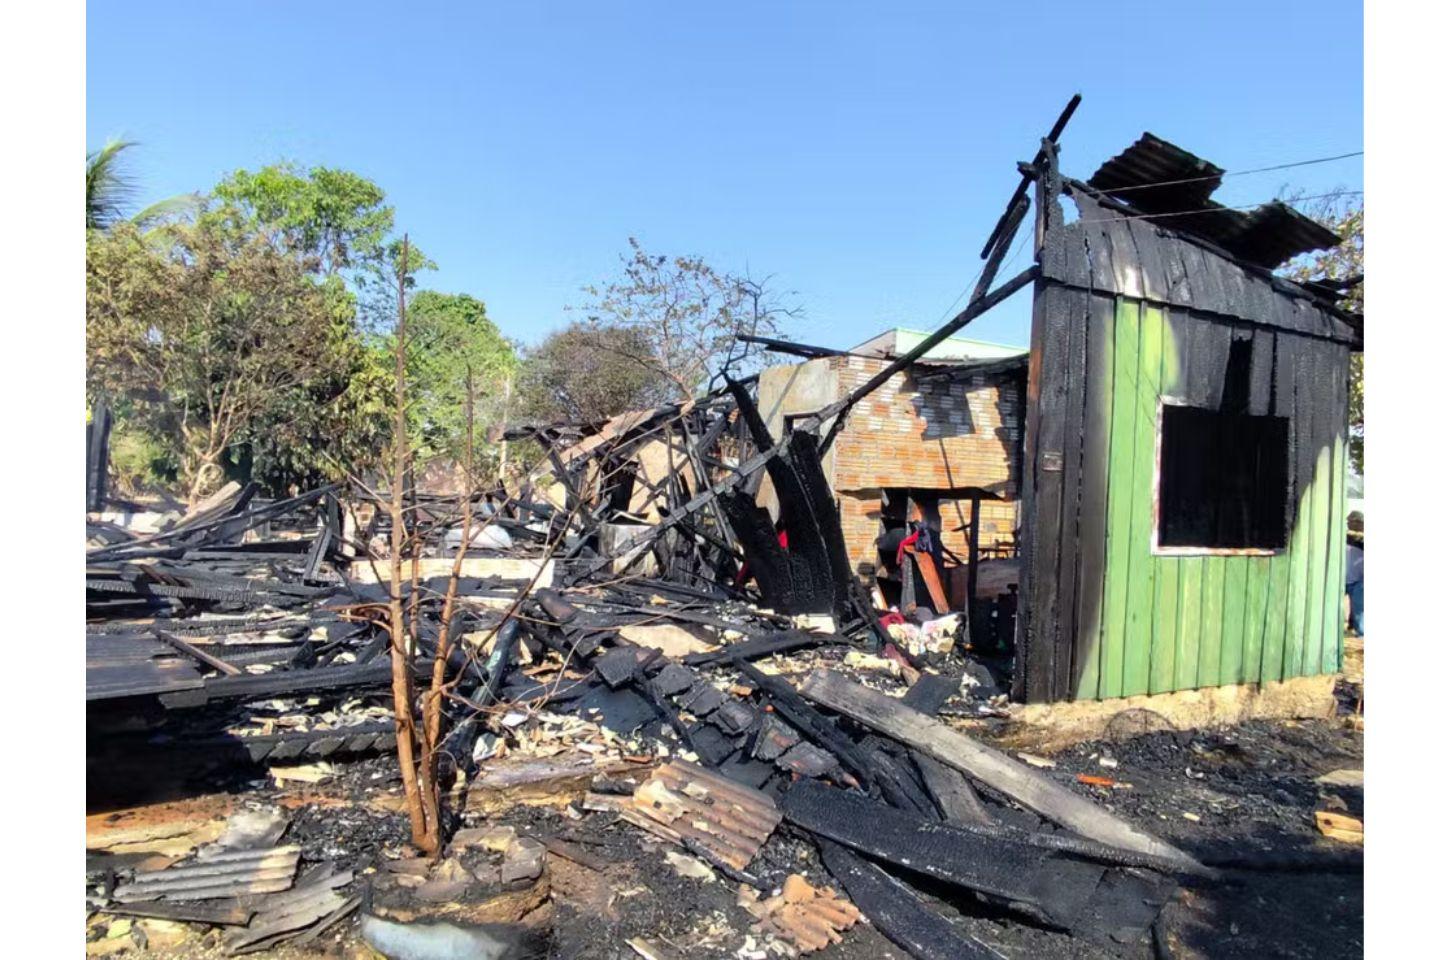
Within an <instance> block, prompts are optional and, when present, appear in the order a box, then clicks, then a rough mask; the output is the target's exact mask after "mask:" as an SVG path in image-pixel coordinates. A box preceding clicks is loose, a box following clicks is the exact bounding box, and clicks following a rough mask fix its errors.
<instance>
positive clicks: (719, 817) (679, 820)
mask: <svg viewBox="0 0 1450 960" xmlns="http://www.w3.org/2000/svg"><path fill="white" fill-rule="evenodd" d="M620 816H622V817H624V819H626V820H628V821H629V822H631V823H634V824H636V825H637V826H640V827H643V828H644V829H646V830H649V831H650V832H652V833H655V834H657V835H659V836H662V837H665V838H667V839H670V840H673V841H675V842H676V843H682V844H684V843H687V842H690V843H694V844H698V845H699V846H700V847H701V848H702V849H704V850H706V851H708V852H709V853H710V854H711V855H712V856H714V857H716V858H718V859H719V860H720V861H721V862H722V863H725V864H728V865H729V866H731V867H733V868H734V869H736V870H744V869H745V868H746V866H748V865H749V863H750V861H751V860H753V859H754V858H755V854H756V853H757V852H758V851H759V850H760V848H761V846H762V845H763V844H764V843H765V841H766V838H767V837H769V836H770V834H771V832H772V831H774V830H775V828H776V825H777V824H779V823H780V816H781V814H780V811H779V810H778V809H776V806H775V801H773V800H771V799H770V797H769V796H767V795H766V794H764V793H762V792H761V791H759V790H756V789H753V788H751V787H747V786H744V785H743V784H739V783H736V782H735V781H734V780H730V779H727V778H726V777H722V776H720V775H719V774H716V773H711V772H710V771H708V770H706V769H705V768H703V767H698V766H696V765H695V764H693V763H685V762H683V761H680V760H673V761H671V762H669V763H666V764H664V765H662V766H660V767H659V768H657V769H656V770H655V772H654V773H653V774H652V775H651V776H650V778H649V779H648V780H646V781H645V782H644V783H642V784H640V787H639V789H638V790H636V791H635V792H634V796H633V798H632V800H631V802H629V803H627V804H621V805H620Z"/></svg>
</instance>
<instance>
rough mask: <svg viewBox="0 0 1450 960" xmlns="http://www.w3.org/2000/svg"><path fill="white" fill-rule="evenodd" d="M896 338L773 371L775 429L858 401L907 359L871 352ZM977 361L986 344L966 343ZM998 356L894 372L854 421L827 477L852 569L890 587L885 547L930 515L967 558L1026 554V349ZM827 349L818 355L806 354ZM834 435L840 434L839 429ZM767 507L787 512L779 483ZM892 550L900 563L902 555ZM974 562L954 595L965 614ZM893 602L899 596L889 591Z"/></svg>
mask: <svg viewBox="0 0 1450 960" xmlns="http://www.w3.org/2000/svg"><path fill="white" fill-rule="evenodd" d="M899 332H900V331H890V332H888V334H883V335H882V337H877V338H874V340H873V341H868V343H867V344H864V345H862V346H858V347H856V348H855V349H854V350H852V351H842V352H839V353H832V354H831V355H828V356H818V357H814V358H811V359H807V360H805V361H804V362H802V363H798V364H792V365H782V366H775V367H769V368H767V369H766V370H764V371H763V372H762V373H761V375H760V385H759V392H758V402H759V405H760V411H761V415H762V416H763V417H764V418H765V421H766V423H767V424H768V425H769V427H770V428H771V430H772V431H774V432H775V433H777V434H780V433H782V432H784V431H785V430H786V428H787V427H788V426H789V425H791V423H792V421H793V420H794V419H796V418H797V417H800V416H804V415H809V414H811V413H813V412H815V411H816V410H818V409H820V408H822V407H824V406H826V405H828V404H830V403H834V402H836V401H839V400H840V399H841V398H843V397H846V396H849V395H850V394H851V393H852V392H853V391H855V390H856V389H858V388H859V387H860V386H861V385H862V384H863V383H865V382H866V381H867V380H868V379H869V378H871V377H873V376H875V375H877V374H879V373H881V372H882V370H884V369H885V368H886V367H887V366H888V364H890V363H891V362H892V361H893V360H895V359H896V358H897V357H898V356H899V355H900V354H899V352H898V351H897V350H895V349H892V348H891V346H888V347H886V348H881V349H880V352H879V355H872V354H871V353H868V352H867V349H868V348H869V347H871V346H872V345H873V344H874V343H876V341H881V340H884V339H892V338H891V334H893V333H899ZM956 344H957V345H958V347H959V351H960V350H966V351H970V350H972V349H974V348H975V347H976V346H978V342H976V341H957V342H956ZM981 346H986V347H988V348H994V349H996V350H998V351H1000V353H1001V354H1002V355H1000V356H988V357H980V356H970V355H958V356H950V357H933V358H928V359H925V360H922V361H920V362H917V363H915V364H912V365H911V366H909V367H906V368H905V369H902V370H898V371H895V372H893V373H892V374H891V375H890V376H889V378H888V379H887V380H886V381H885V382H884V383H882V384H881V385H880V386H879V387H877V388H876V389H875V390H874V391H873V392H872V393H871V394H870V396H869V397H867V398H866V399H864V400H863V401H862V402H861V403H860V405H859V406H858V408H857V409H856V410H854V411H853V412H852V413H851V415H850V416H849V417H848V418H847V419H846V420H845V421H844V423H843V424H842V426H841V429H840V431H839V433H838V435H837V437H836V440H835V443H834V444H832V445H831V447H830V448H829V450H827V451H826V453H825V454H824V455H823V456H822V468H823V471H824V473H825V476H826V478H827V480H828V481H829V482H830V484H831V489H832V491H833V493H834V494H835V496H836V498H837V502H838V504H839V508H840V516H841V530H842V534H843V536H844V539H845V544H846V552H847V555H848V558H849V560H850V564H851V569H852V571H853V572H854V573H855V574H856V575H858V576H860V577H863V578H866V579H867V580H868V581H874V580H878V579H880V580H882V581H883V582H882V586H883V588H888V584H886V583H885V582H884V579H885V576H886V571H885V569H884V567H885V565H886V564H883V549H882V544H883V543H886V544H888V545H890V542H891V536H892V534H893V533H896V534H898V536H897V539H898V540H899V539H900V537H899V534H900V533H901V532H902V531H903V529H904V527H905V524H906V521H907V518H908V517H909V516H910V515H911V514H912V513H913V512H914V511H917V510H919V511H920V512H921V513H922V514H923V515H924V516H925V517H926V518H927V519H928V521H929V522H930V523H931V525H932V526H933V528H934V529H935V530H936V531H937V535H938V536H939V538H940V540H941V542H942V544H943V545H944V546H945V547H946V548H947V549H948V550H949V551H951V552H952V554H953V555H955V556H956V557H958V558H961V559H962V560H964V561H965V560H966V559H967V558H969V557H975V556H978V555H979V554H980V555H982V556H988V557H1011V556H1014V555H1015V551H1016V542H1015V536H1014V534H1015V528H1016V526H1017V496H1018V488H1019V479H1020V474H1021V457H1022V416H1023V403H1022V397H1023V391H1024V385H1025V381H1026V372H1027V354H1026V351H1016V352H1013V351H1012V350H1011V349H1010V348H1002V347H997V346H996V345H992V344H985V345H981ZM807 349H818V348H807ZM828 426H829V424H828ZM759 499H760V502H761V503H762V505H765V506H767V507H768V508H769V509H770V510H771V511H772V513H777V512H778V504H777V503H776V498H775V495H774V489H773V487H772V485H771V484H770V482H769V481H768V480H767V481H766V483H764V484H762V485H761V490H760V497H759ZM885 552H889V553H891V554H892V555H893V556H894V552H895V546H890V549H889V551H885ZM965 566H966V564H965V563H964V564H963V568H962V573H963V576H961V577H958V578H956V579H957V580H958V581H959V582H956V583H954V584H953V587H954V588H955V589H954V590H953V591H952V592H953V593H954V596H955V599H956V600H957V601H958V602H957V603H956V604H955V606H956V607H957V608H961V607H963V606H965V592H966V582H967V581H966V576H965V574H966V572H967V571H966V570H965V569H964V568H965ZM887 599H888V601H890V602H896V598H895V597H894V596H892V595H891V594H890V593H889V589H888V593H887Z"/></svg>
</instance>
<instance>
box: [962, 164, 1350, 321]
mask: <svg viewBox="0 0 1450 960" xmlns="http://www.w3.org/2000/svg"><path fill="white" fill-rule="evenodd" d="M1362 156H1364V151H1363V150H1355V151H1352V152H1350V153H1338V154H1335V155H1334V156H1332V157H1313V158H1311V159H1309V160H1294V161H1291V162H1289V163H1276V164H1271V165H1269V166H1267V167H1253V168H1251V169H1248V170H1229V171H1225V172H1224V173H1220V174H1215V175H1213V176H1208V177H1184V178H1182V179H1178V180H1159V181H1156V182H1154V183H1139V184H1134V185H1133V186H1129V187H1116V188H1113V189H1111V190H1104V191H1102V192H1103V193H1111V194H1119V193H1127V192H1128V191H1130V190H1146V189H1148V188H1150V187H1171V186H1176V185H1178V184H1181V183H1198V182H1201V181H1204V180H1219V179H1223V178H1226V177H1244V176H1248V175H1249V174H1254V173H1271V172H1273V171H1275V170H1290V169H1293V168H1294V167H1307V166H1311V165H1313V164H1318V163H1333V162H1334V161H1336V160H1348V159H1349V158H1351V157H1362ZM1363 193H1364V191H1363V190H1344V191H1340V192H1337V193H1324V194H1318V195H1316V196H1310V197H1297V198H1295V199H1297V200H1319V199H1323V198H1326V197H1339V196H1348V195H1350V194H1363ZM1257 206H1262V204H1257V203H1249V204H1244V205H1242V206H1238V207H1224V206H1218V207H1205V208H1204V209H1202V210H1184V211H1180V212H1178V213H1154V214H1142V215H1140V216H1129V217H1113V218H1105V219H1099V220H1084V221H1083V223H1112V222H1115V221H1117V220H1140V219H1142V220H1146V219H1150V218H1153V217H1178V216H1187V215H1191V214H1195V213H1214V212H1217V211H1219V210H1248V209H1252V208H1253V207H1257ZM1022 243H1023V241H1022V240H1019V241H1018V242H1017V248H1016V249H1014V250H1013V251H1012V254H1011V256H1010V258H1009V266H1010V264H1011V263H1015V262H1016V259H1017V255H1018V254H1019V253H1020V252H1021V249H1022ZM982 269H986V267H985V266H984V267H983V268H982ZM981 276H982V271H981V270H978V271H977V275H976V276H974V277H973V278H972V279H971V281H969V282H968V283H967V285H966V286H965V287H963V288H962V292H961V293H959V294H957V295H956V297H955V298H954V299H953V300H952V302H951V303H950V304H949V305H948V306H947V308H946V310H945V311H943V313H942V315H941V318H940V319H939V320H937V322H936V326H941V325H942V324H943V323H945V322H946V320H947V319H948V318H949V317H951V316H952V312H953V311H954V310H956V307H957V304H958V303H960V302H961V300H962V298H963V297H965V296H966V295H967V293H968V292H970V291H971V289H972V287H974V286H976V283H977V280H978V279H979V278H980V277H981Z"/></svg>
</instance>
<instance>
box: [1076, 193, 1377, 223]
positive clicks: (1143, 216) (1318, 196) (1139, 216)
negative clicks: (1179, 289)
mask: <svg viewBox="0 0 1450 960" xmlns="http://www.w3.org/2000/svg"><path fill="white" fill-rule="evenodd" d="M1354 196H1364V191H1363V190H1335V191H1334V192H1332V193H1314V194H1310V195H1309V196H1307V197H1295V198H1294V199H1295V200H1296V201H1304V200H1325V199H1328V198H1329V197H1354ZM1272 202H1273V201H1272V200H1264V201H1260V202H1259V203H1243V204H1238V205H1235V206H1225V205H1219V206H1216V207H1202V208H1200V209H1198V210H1174V211H1172V212H1170V213H1135V214H1131V215H1129V216H1123V217H1094V218H1092V219H1089V220H1082V221H1079V222H1081V223H1119V222H1121V221H1123V220H1156V219H1158V218H1160V217H1188V216H1192V215H1194V214H1196V213H1222V212H1223V211H1225V210H1252V209H1254V208H1255V207H1262V206H1263V205H1264V204H1265V203H1272Z"/></svg>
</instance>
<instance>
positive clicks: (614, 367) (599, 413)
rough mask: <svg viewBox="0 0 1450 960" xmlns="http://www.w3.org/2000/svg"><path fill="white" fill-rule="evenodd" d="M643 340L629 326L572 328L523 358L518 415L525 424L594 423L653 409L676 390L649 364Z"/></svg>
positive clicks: (645, 336) (577, 325) (578, 325)
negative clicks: (563, 421)
mask: <svg viewBox="0 0 1450 960" xmlns="http://www.w3.org/2000/svg"><path fill="white" fill-rule="evenodd" d="M652 351H653V347H652V345H651V342H650V339H649V336H648V334H647V333H646V332H645V331H643V330H641V329H639V328H637V327H633V326H619V325H608V324H603V323H599V322H594V323H589V322H575V323H572V324H570V325H569V326H567V327H565V328H564V329H562V330H558V331H555V332H554V333H551V334H550V335H549V336H547V337H545V338H544V341H543V342H542V343H540V344H539V345H538V346H537V347H535V348H534V349H532V350H530V351H528V353H527V354H526V355H525V358H524V362H523V367H522V369H521V371H520V374H519V400H520V405H519V409H520V411H521V414H522V416H523V417H524V418H525V419H529V420H534V421H539V422H556V421H561V420H572V421H585V422H595V421H599V420H604V419H606V418H608V417H612V416H614V415H616V414H620V413H624V412H625V411H627V410H639V409H643V408H647V407H653V406H656V405H658V404H660V403H663V402H665V401H666V400H668V399H670V398H671V397H672V396H673V395H674V393H675V390H676V385H675V384H673V383H671V382H670V381H669V380H667V379H666V378H665V377H664V376H663V375H662V374H661V373H660V372H659V370H657V369H656V368H655V366H654V365H653V363H652V362H650V361H648V360H647V359H646V360H642V359H641V358H650V357H652Z"/></svg>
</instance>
